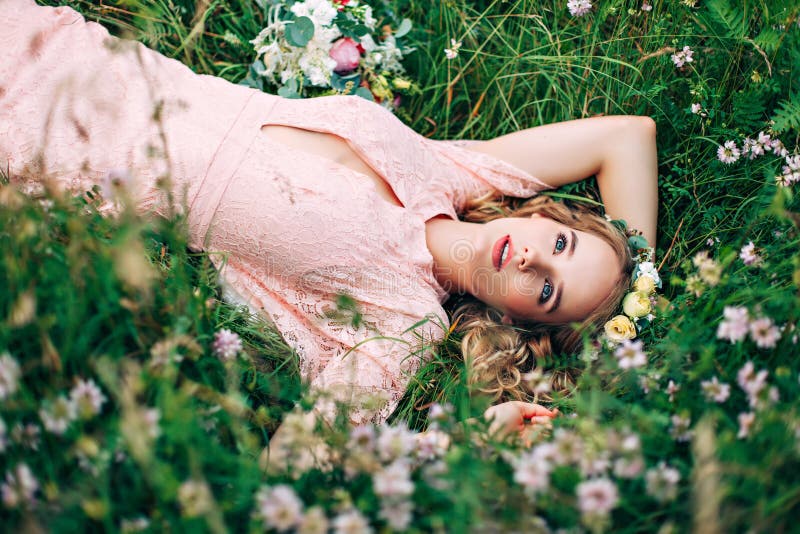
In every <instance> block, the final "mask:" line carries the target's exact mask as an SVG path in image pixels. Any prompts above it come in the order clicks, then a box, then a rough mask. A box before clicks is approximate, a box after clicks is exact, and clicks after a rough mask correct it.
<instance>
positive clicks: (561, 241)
mask: <svg viewBox="0 0 800 534" xmlns="http://www.w3.org/2000/svg"><path fill="white" fill-rule="evenodd" d="M565 248H567V236H565V235H564V234H558V239H556V246H555V248H554V249H553V253H554V254H560V253H561V252H563V250H564V249H565Z"/></svg>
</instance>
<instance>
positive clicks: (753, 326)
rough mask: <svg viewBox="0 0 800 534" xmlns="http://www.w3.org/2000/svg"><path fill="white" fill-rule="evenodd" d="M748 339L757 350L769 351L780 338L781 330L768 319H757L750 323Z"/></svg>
mask: <svg viewBox="0 0 800 534" xmlns="http://www.w3.org/2000/svg"><path fill="white" fill-rule="evenodd" d="M750 337H751V338H753V341H755V343H756V346H758V347H759V348H762V349H771V348H774V347H775V345H776V344H777V343H778V340H779V339H780V338H781V330H780V328H778V327H777V326H775V324H774V323H773V322H772V319H770V318H769V317H759V318H758V319H755V320H754V321H751V322H750Z"/></svg>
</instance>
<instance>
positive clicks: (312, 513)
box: [297, 506, 328, 534]
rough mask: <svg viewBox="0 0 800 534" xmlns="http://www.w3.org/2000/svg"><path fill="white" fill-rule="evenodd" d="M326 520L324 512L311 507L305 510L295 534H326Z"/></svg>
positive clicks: (317, 507) (319, 508)
mask: <svg viewBox="0 0 800 534" xmlns="http://www.w3.org/2000/svg"><path fill="white" fill-rule="evenodd" d="M327 533H328V518H327V517H326V516H325V510H323V509H322V508H321V507H319V506H312V507H310V508H308V509H307V510H306V513H305V514H304V515H303V519H301V520H300V524H299V525H298V526H297V534H327Z"/></svg>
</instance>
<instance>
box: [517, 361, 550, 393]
mask: <svg viewBox="0 0 800 534" xmlns="http://www.w3.org/2000/svg"><path fill="white" fill-rule="evenodd" d="M522 380H523V381H524V382H526V383H527V385H528V388H529V389H530V391H531V392H532V393H533V394H534V395H536V394H542V393H549V392H550V389H551V382H552V376H551V375H550V373H545V372H543V371H542V369H541V368H540V367H537V368H536V369H534V370H533V371H531V372H529V373H525V374H524V375H522Z"/></svg>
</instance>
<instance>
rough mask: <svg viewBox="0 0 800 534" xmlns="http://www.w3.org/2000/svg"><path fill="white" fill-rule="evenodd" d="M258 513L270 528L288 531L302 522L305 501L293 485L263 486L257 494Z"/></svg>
mask: <svg viewBox="0 0 800 534" xmlns="http://www.w3.org/2000/svg"><path fill="white" fill-rule="evenodd" d="M255 500H256V514H257V515H258V516H259V517H260V518H261V519H262V520H263V521H264V524H265V525H266V526H267V527H268V528H274V529H275V530H278V531H286V530H289V529H292V528H294V527H295V526H297V525H298V524H299V523H300V520H301V519H302V515H303V502H302V501H301V500H300V498H299V497H298V496H297V494H296V493H295V492H294V490H293V489H292V487H291V486H287V485H285V484H279V485H277V486H273V487H267V486H264V487H262V488H261V489H260V490H259V491H258V493H257V494H256V498H255Z"/></svg>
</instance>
